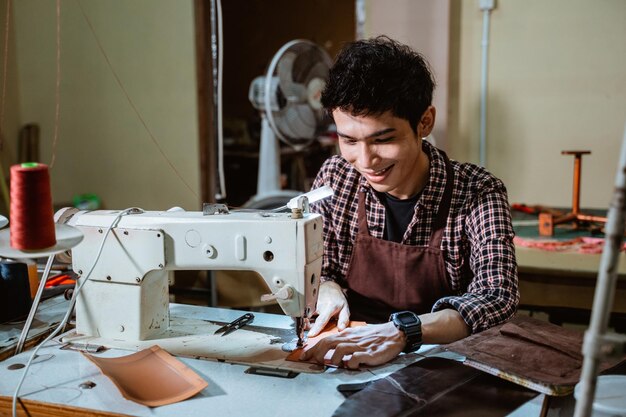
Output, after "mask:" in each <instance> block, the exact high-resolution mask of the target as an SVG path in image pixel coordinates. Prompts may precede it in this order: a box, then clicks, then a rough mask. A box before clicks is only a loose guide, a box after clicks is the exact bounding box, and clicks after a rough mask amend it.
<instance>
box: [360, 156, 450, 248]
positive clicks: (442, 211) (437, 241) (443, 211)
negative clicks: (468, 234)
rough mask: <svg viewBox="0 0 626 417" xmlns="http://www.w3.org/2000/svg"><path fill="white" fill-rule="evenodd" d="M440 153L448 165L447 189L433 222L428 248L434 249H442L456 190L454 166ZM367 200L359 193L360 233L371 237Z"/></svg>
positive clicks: (363, 193) (362, 192)
mask: <svg viewBox="0 0 626 417" xmlns="http://www.w3.org/2000/svg"><path fill="white" fill-rule="evenodd" d="M440 152H441V154H442V155H443V158H444V162H445V165H446V188H445V189H444V191H443V197H442V198H441V203H439V211H438V212H437V217H435V220H434V222H433V233H432V234H431V236H430V241H429V243H428V246H430V247H433V248H439V247H441V240H442V238H443V231H444V229H445V227H446V223H447V222H448V214H449V213H450V206H451V203H452V190H453V188H454V170H453V169H452V164H450V160H449V159H448V155H446V153H445V152H444V151H440ZM365 198H366V195H365V192H364V191H359V208H358V219H359V230H358V233H359V234H362V235H365V236H370V232H369V230H368V228H367V211H366V210H365Z"/></svg>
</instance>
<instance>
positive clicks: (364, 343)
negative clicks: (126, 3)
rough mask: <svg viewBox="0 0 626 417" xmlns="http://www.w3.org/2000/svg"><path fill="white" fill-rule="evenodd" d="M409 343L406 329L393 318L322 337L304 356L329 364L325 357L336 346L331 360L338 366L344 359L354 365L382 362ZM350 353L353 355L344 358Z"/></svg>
mask: <svg viewBox="0 0 626 417" xmlns="http://www.w3.org/2000/svg"><path fill="white" fill-rule="evenodd" d="M405 345H406V336H405V334H404V332H402V331H401V330H398V328H396V326H395V325H394V324H393V323H391V322H389V323H384V324H370V325H367V326H360V327H352V328H349V329H346V330H344V331H342V332H341V333H337V334H333V335H331V336H328V337H325V338H324V339H322V340H320V341H319V342H317V344H315V346H313V347H312V348H310V349H308V350H305V351H304V353H303V354H302V356H300V360H303V361H306V360H310V359H313V360H315V361H316V362H318V363H320V364H328V362H325V361H324V358H325V356H326V354H327V353H328V351H329V350H331V349H335V352H334V353H333V354H332V356H331V358H330V363H331V364H333V365H336V366H339V365H341V364H342V363H344V365H345V366H347V367H348V368H350V369H357V368H358V367H359V365H371V366H375V365H381V364H383V363H386V362H389V361H390V360H392V359H393V358H395V357H396V356H398V355H399V354H400V352H402V350H403V349H404V346H405ZM346 355H352V357H351V358H350V359H349V360H348V361H346V362H343V358H344V356H346Z"/></svg>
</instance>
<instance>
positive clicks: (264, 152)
mask: <svg viewBox="0 0 626 417" xmlns="http://www.w3.org/2000/svg"><path fill="white" fill-rule="evenodd" d="M280 189H281V186H280V145H279V143H278V140H277V139H276V136H275V135H274V132H273V131H272V128H271V127H270V124H269V122H268V120H267V117H266V116H265V114H263V115H262V117H261V144H260V151H259V177H258V179H257V187H256V190H257V198H262V197H264V196H266V195H268V194H272V193H275V192H276V191H280Z"/></svg>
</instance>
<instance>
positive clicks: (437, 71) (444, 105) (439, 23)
mask: <svg viewBox="0 0 626 417" xmlns="http://www.w3.org/2000/svg"><path fill="white" fill-rule="evenodd" d="M391 4H393V7H390V5H391ZM364 31H365V37H373V36H377V35H387V36H389V37H391V38H393V39H396V40H398V41H400V42H403V43H406V44H407V45H410V46H411V47H413V48H414V49H415V50H416V51H419V52H420V53H421V54H422V55H424V56H425V58H426V59H427V61H428V62H429V64H430V65H431V69H432V71H433V75H434V76H435V82H436V83H437V87H436V88H435V92H434V95H433V105H434V106H435V108H436V109H437V117H436V120H437V122H436V123H435V128H434V130H433V135H434V136H435V138H436V141H437V146H439V147H440V148H442V149H447V148H448V117H449V114H448V113H449V111H448V100H449V82H448V79H449V67H450V65H449V59H450V57H449V49H450V45H449V44H450V0H437V1H433V0H394V1H393V3H390V2H389V1H387V0H368V1H367V3H366V7H365V27H364Z"/></svg>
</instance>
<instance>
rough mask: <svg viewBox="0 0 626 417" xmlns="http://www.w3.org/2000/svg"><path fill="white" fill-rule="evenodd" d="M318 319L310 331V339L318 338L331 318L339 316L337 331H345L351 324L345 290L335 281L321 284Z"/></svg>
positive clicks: (318, 299)
mask: <svg viewBox="0 0 626 417" xmlns="http://www.w3.org/2000/svg"><path fill="white" fill-rule="evenodd" d="M317 314H318V316H317V318H316V319H315V323H314V324H313V325H312V326H311V330H309V334H308V337H314V336H317V335H318V334H319V333H320V332H321V331H322V330H323V329H324V327H326V324H328V322H329V321H330V319H331V318H333V317H335V316H337V329H338V330H339V331H341V330H344V329H345V328H346V327H348V324H349V323H350V309H349V308H348V300H346V296H345V295H344V293H343V290H342V289H341V287H340V286H339V284H337V283H336V282H333V281H325V282H322V283H321V284H320V288H319V295H318V297H317Z"/></svg>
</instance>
